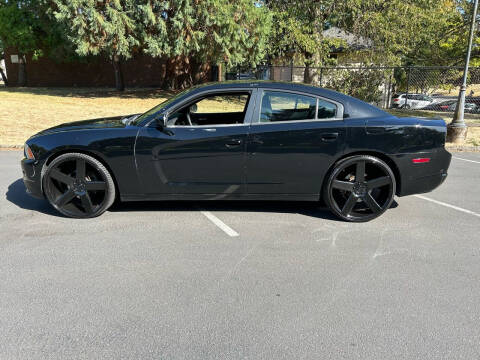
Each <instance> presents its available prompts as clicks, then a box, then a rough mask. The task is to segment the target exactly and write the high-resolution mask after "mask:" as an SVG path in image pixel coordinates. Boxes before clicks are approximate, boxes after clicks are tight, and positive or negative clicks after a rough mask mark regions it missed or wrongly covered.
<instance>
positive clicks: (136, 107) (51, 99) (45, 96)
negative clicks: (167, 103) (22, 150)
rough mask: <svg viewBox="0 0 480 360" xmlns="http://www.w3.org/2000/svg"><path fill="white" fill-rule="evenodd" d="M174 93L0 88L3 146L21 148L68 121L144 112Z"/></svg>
mask: <svg viewBox="0 0 480 360" xmlns="http://www.w3.org/2000/svg"><path fill="white" fill-rule="evenodd" d="M172 95H173V94H172V93H168V92H165V91H159V90H152V89H135V90H127V91H125V92H124V93H122V94H119V93H118V92H115V91H113V90H112V89H88V88H79V89H75V88H68V89H50V88H49V89H45V88H5V87H0V109H1V111H0V144H1V145H20V144H23V143H24V142H25V140H26V139H28V138H29V137H30V136H31V135H33V134H35V133H37V132H39V131H40V130H43V129H46V128H49V127H52V126H55V125H58V124H62V123H65V122H69V121H76V120H85V119H93V118H98V117H104V116H115V115H128V114H134V113H141V112H145V111H147V110H148V109H150V108H152V107H154V106H155V105H157V104H159V103H160V102H162V101H164V100H165V99H166V98H168V97H170V96H172Z"/></svg>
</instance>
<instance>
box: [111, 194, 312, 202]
mask: <svg viewBox="0 0 480 360" xmlns="http://www.w3.org/2000/svg"><path fill="white" fill-rule="evenodd" d="M120 199H121V201H172V200H187V201H192V200H193V201H195V200H198V201H204V200H228V201H231V200H240V201H241V200H244V201H249V200H261V201H319V200H320V196H319V194H244V195H228V196H227V195H225V194H125V195H120Z"/></svg>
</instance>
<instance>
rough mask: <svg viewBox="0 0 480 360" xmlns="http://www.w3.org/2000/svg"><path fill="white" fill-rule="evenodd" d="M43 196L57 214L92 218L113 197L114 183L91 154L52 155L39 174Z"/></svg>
mask: <svg viewBox="0 0 480 360" xmlns="http://www.w3.org/2000/svg"><path fill="white" fill-rule="evenodd" d="M42 184H43V189H44V193H45V197H46V198H47V200H48V202H49V203H50V204H51V205H52V206H53V207H54V208H55V209H56V210H57V211H59V212H60V213H61V214H63V215H65V216H67V217H71V218H79V219H85V218H92V217H96V216H99V215H101V214H103V213H104V212H105V211H106V210H107V209H108V208H109V207H110V206H111V205H112V204H113V202H114V201H115V184H114V182H113V178H112V175H111V174H110V172H109V171H108V170H107V169H106V168H105V166H104V165H103V164H102V163H101V162H100V161H98V160H97V159H95V158H94V157H92V156H89V155H86V154H82V153H67V154H63V155H60V156H59V157H57V158H55V159H54V160H53V161H52V162H51V163H50V165H49V166H48V168H47V169H46V170H45V172H44V174H43V176H42Z"/></svg>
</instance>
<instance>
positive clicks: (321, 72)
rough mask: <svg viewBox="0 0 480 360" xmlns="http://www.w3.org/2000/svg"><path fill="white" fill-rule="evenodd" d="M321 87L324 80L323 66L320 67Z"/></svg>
mask: <svg viewBox="0 0 480 360" xmlns="http://www.w3.org/2000/svg"><path fill="white" fill-rule="evenodd" d="M319 80H320V87H322V80H323V66H322V67H321V68H320V79H319Z"/></svg>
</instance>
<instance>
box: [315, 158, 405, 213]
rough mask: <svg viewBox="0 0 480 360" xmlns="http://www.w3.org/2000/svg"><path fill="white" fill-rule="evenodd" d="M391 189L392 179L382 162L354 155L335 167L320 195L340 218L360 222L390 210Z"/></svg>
mask: <svg viewBox="0 0 480 360" xmlns="http://www.w3.org/2000/svg"><path fill="white" fill-rule="evenodd" d="M395 187H396V183H395V176H394V174H393V172H392V170H391V169H390V167H389V166H388V165H387V164H386V163H385V162H384V161H382V160H380V159H378V158H376V157H373V156H368V155H356V156H352V157H348V158H346V159H343V160H341V161H339V162H338V163H337V164H335V167H334V169H333V171H332V173H331V174H330V176H329V178H328V181H327V183H326V186H325V188H324V194H323V196H324V199H325V202H326V204H327V206H328V207H329V208H330V210H331V211H332V212H333V213H334V214H335V215H337V216H338V217H340V218H341V219H343V220H346V221H353V222H364V221H369V220H372V219H374V218H376V217H378V216H380V215H381V214H383V213H384V212H385V211H386V210H387V209H388V208H389V207H390V205H391V204H392V201H393V198H394V196H395Z"/></svg>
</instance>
